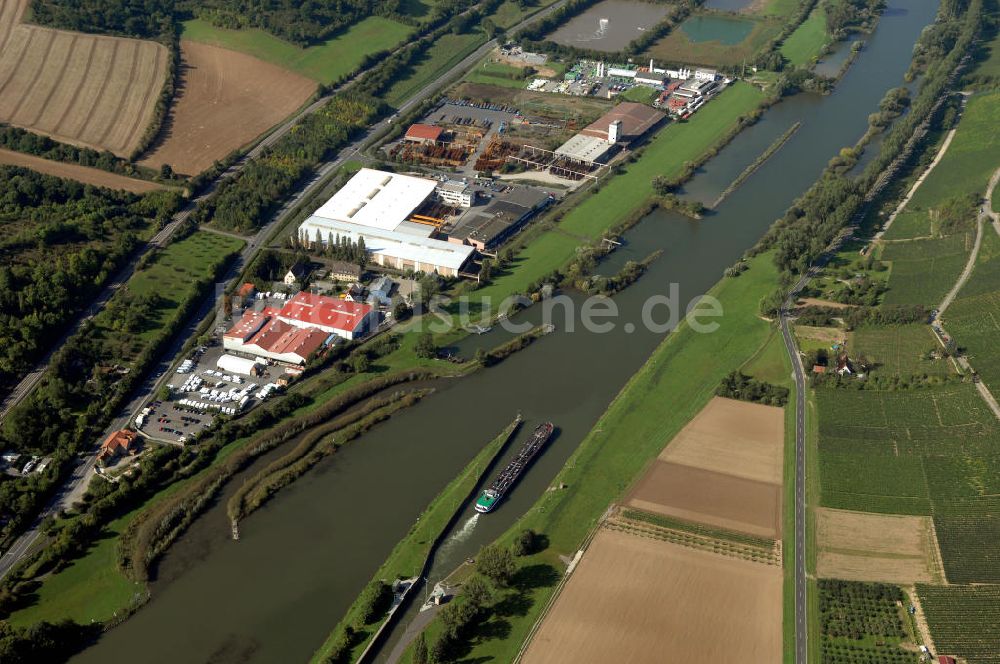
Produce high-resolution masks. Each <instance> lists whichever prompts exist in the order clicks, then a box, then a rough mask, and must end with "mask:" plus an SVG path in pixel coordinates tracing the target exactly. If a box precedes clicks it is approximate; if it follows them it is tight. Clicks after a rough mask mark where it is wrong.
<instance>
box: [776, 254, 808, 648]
mask: <svg viewBox="0 0 1000 664" xmlns="http://www.w3.org/2000/svg"><path fill="white" fill-rule="evenodd" d="M811 276H812V275H811V272H810V273H807V274H806V276H804V277H803V278H802V279H801V280H799V283H798V284H796V285H795V288H794V289H793V290H792V292H791V293H790V294H789V295H788V299H787V300H785V303H784V304H783V305H782V308H781V313H780V321H781V336H782V338H783V339H784V341H785V350H787V351H788V356H789V358H791V360H792V369H793V373H794V376H795V572H794V574H795V662H796V664H808V661H809V644H808V636H809V622H808V614H807V606H806V589H807V579H806V377H805V371H804V370H803V367H802V358H801V357H800V356H799V351H798V347H797V346H796V345H795V339H794V338H793V337H792V332H791V328H790V326H789V324H788V312H789V311H791V309H792V307H794V306H795V299H796V297H797V296H798V293H799V291H801V290H802V288H803V287H804V286H805V285H806V283H808V281H809V279H810V278H811Z"/></svg>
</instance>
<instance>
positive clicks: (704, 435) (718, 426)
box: [625, 397, 785, 539]
mask: <svg viewBox="0 0 1000 664" xmlns="http://www.w3.org/2000/svg"><path fill="white" fill-rule="evenodd" d="M784 419H785V416H784V411H783V410H782V409H781V408H775V407H773V406H761V405H759V404H754V403H747V402H743V401H734V400H732V399H723V398H721V397H716V398H714V399H712V401H710V402H709V403H708V405H707V406H705V408H703V409H702V411H701V412H700V413H698V415H697V416H696V417H695V418H694V419H693V420H691V422H689V423H688V425H687V426H685V427H684V428H683V429H682V430H681V432H680V433H678V434H677V435H676V436H675V437H674V439H673V440H672V441H670V443H669V444H668V445H667V446H666V447H665V448H664V449H663V451H662V452H661V453H660V456H659V458H657V460H656V461H655V462H654V463H653V465H652V467H651V468H650V469H649V470H648V471H647V472H646V474H645V475H644V476H643V478H642V479H640V480H639V482H638V483H637V484H636V486H635V487H634V488H633V490H632V491H631V493H630V494H629V495H628V497H627V498H626V499H625V504H626V505H629V506H631V507H635V508H638V509H642V510H646V511H649V512H655V513H657V514H663V515H666V516H673V517H677V518H680V519H686V520H688V521H698V522H701V523H705V524H708V525H712V526H718V527H721V528H727V529H730V530H736V531H739V532H743V533H749V534H751V535H758V536H762V537H769V538H773V539H777V538H779V537H780V536H781V493H782V489H781V486H782V471H783V465H782V459H783V447H784V440H785V438H784Z"/></svg>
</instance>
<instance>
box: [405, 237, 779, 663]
mask: <svg viewBox="0 0 1000 664" xmlns="http://www.w3.org/2000/svg"><path fill="white" fill-rule="evenodd" d="M777 277H778V275H777V269H776V268H775V267H774V264H773V262H772V257H771V255H770V254H764V255H761V256H758V257H756V258H754V259H753V260H752V261H751V267H750V269H749V270H748V271H746V272H744V273H743V274H742V275H741V276H739V277H737V278H734V279H725V280H723V281H721V282H719V283H718V284H716V286H715V287H714V288H713V289H712V290H711V294H712V295H714V296H715V297H717V298H718V299H719V301H720V302H721V303H722V306H723V310H724V311H725V315H724V316H723V317H722V318H721V319H720V321H719V322H720V327H719V329H718V330H717V331H716V332H714V333H712V334H698V333H695V332H694V331H693V330H692V329H691V328H690V327H688V326H687V325H686V324H683V325H681V326H680V327H679V328H678V329H677V330H676V331H675V332H673V333H671V334H670V335H669V336H668V337H667V338H666V339H665V340H664V342H663V343H662V344H661V345H660V346H659V347H658V348H657V349H656V351H654V353H653V355H652V356H651V357H650V359H649V360H648V361H647V362H646V364H645V365H644V366H643V367H642V368H641V369H640V370H639V371H638V372H637V373H636V374H635V375H634V376H633V377H632V378H631V380H629V382H628V384H627V385H626V386H625V387H624V388H623V389H622V391H621V392H620V393H619V395H618V396H617V397H616V398H615V400H614V401H613V402H612V404H611V405H610V406H609V407H608V409H607V411H606V412H605V413H604V415H602V417H601V419H600V420H599V421H598V422H597V423H596V424H595V425H594V428H593V429H592V430H591V432H590V434H588V436H587V437H586V438H585V439H584V440H583V442H582V443H581V444H580V446H579V447H578V448H577V450H576V451H575V452H574V453H573V455H572V456H571V457H570V459H569V460H568V461H567V463H566V465H565V466H564V467H563V469H562V470H561V471H560V472H559V474H558V475H557V476H556V477H555V479H554V480H553V481H552V485H553V486H562V485H565V486H567V487H568V488H567V489H565V490H562V491H549V492H546V493H545V494H544V495H543V496H542V498H541V499H540V500H539V501H538V502H537V503H536V504H535V505H534V506H533V507H532V508H531V509H530V510H529V511H528V512H527V513H526V514H525V515H524V517H522V518H521V519H520V520H519V521H518V522H517V523H516V524H514V525H513V526H512V527H511V528H510V529H509V530H508V531H507V533H506V534H505V535H504V536H502V537H501V538H500V540H501V542H509V541H510V540H511V539H512V538H513V537H514V535H515V534H516V533H518V532H520V531H521V530H523V529H525V528H531V529H534V530H535V531H536V532H538V533H542V534H544V535H546V536H547V537H548V538H549V547H548V548H547V549H546V550H545V551H542V552H541V553H538V554H535V555H532V556H527V557H524V558H519V559H518V563H519V566H520V568H521V570H522V571H523V573H524V576H525V577H528V578H536V579H541V580H542V581H539V582H537V583H530V582H529V583H526V584H525V585H524V586H522V587H521V588H520V589H517V590H514V591H510V592H508V593H506V594H503V595H502V596H501V598H500V601H501V606H500V607H498V609H497V612H498V613H499V615H496V614H495V615H494V616H493V617H492V618H491V619H489V620H487V622H486V623H485V624H484V625H483V626H482V629H480V630H479V633H478V634H477V635H476V637H475V638H474V639H472V640H471V643H472V650H471V652H469V653H467V654H465V655H464V657H463V661H494V662H509V661H513V659H514V656H515V654H516V652H517V650H518V649H519V648H520V647H521V644H522V643H523V641H524V639H525V637H526V636H527V634H528V631H529V630H530V629H531V627H532V625H533V624H534V623H535V621H536V620H537V619H538V617H539V615H540V613H541V611H542V610H543V609H544V607H545V605H546V603H547V602H548V600H549V598H550V597H551V595H552V593H553V590H554V582H553V580H552V575H555V578H556V579H558V577H559V576H560V575H561V574H562V571H563V570H564V569H565V565H564V563H563V562H561V560H560V559H559V556H560V554H562V555H572V554H573V552H575V551H576V550H577V549H578V548H579V547H580V544H581V543H582V542H583V540H584V538H585V537H586V535H587V533H588V532H589V531H590V530H591V528H593V526H594V525H595V524H596V523H597V521H598V519H599V518H600V517H601V515H602V514H603V513H604V512H605V510H606V509H607V507H608V505H609V504H611V503H612V502H613V501H615V500H617V499H618V498H619V497H620V496H621V495H622V493H623V492H624V491H625V490H626V489H627V488H628V487H629V486H630V484H631V483H632V481H633V480H634V478H636V477H637V476H638V475H639V474H640V473H641V472H642V471H643V469H644V468H645V467H646V466H647V464H648V463H649V462H650V460H652V459H653V458H655V457H656V456H657V455H658V454H659V453H660V451H661V450H662V449H663V447H664V445H666V444H667V443H668V442H669V441H670V440H671V439H672V438H673V436H674V435H675V434H676V433H677V432H678V431H680V429H681V428H682V427H683V426H684V425H685V424H686V423H687V422H688V421H689V420H690V419H691V418H692V417H693V416H694V415H695V414H696V413H697V412H698V411H699V410H701V409H702V408H703V407H704V406H705V404H706V403H707V402H708V401H709V400H710V399H711V398H712V395H713V393H714V390H715V388H716V386H717V385H718V383H719V381H720V380H721V379H722V377H723V376H724V375H725V374H727V373H728V372H729V371H731V370H732V369H735V368H737V367H740V366H742V365H743V364H744V363H745V362H746V361H747V360H748V359H750V358H752V357H754V356H755V355H757V354H758V353H757V352H758V350H760V349H761V348H762V346H764V345H766V344H769V342H770V340H771V339H772V338H773V337H772V328H771V326H770V324H769V323H767V322H765V321H763V320H761V319H760V318H759V317H758V316H757V303H758V301H759V300H760V298H761V297H763V296H764V295H765V294H767V293H768V292H769V291H770V290H771V289H773V287H774V284H775V283H776V280H777ZM766 354H768V355H769V353H766ZM664 404H670V407H669V408H664ZM545 579H548V581H545ZM505 607H513V609H512V610H505ZM440 629H441V624H440V622H434V623H432V625H431V627H430V628H429V630H430V632H429V634H428V641H429V642H432V641H433V639H434V637H435V636H436V634H437V633H438V632H439V631H440ZM498 635H502V636H498ZM403 661H406V660H405V659H404V660H403Z"/></svg>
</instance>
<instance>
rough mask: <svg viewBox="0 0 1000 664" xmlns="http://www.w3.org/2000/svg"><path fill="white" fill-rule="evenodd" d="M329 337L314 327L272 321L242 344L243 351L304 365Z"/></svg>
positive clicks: (326, 333)
mask: <svg viewBox="0 0 1000 664" xmlns="http://www.w3.org/2000/svg"><path fill="white" fill-rule="evenodd" d="M329 336H330V334H329V333H328V332H324V331H323V330H320V329H317V328H315V327H295V326H293V325H289V324H288V323H285V322H283V321H280V320H277V319H274V320H271V321H270V322H268V323H267V325H265V326H264V327H263V328H261V330H260V332H258V333H257V334H255V335H254V336H253V337H252V338H251V339H250V340H249V341H248V342H247V343H246V344H244V347H243V350H244V351H245V352H248V353H253V354H254V355H262V356H264V357H270V358H271V359H274V360H278V361H280V362H288V363H290V364H305V362H306V360H308V359H309V357H310V356H312V354H313V353H315V352H316V351H318V350H319V349H320V348H322V347H323V344H324V343H325V342H326V340H327V338H329Z"/></svg>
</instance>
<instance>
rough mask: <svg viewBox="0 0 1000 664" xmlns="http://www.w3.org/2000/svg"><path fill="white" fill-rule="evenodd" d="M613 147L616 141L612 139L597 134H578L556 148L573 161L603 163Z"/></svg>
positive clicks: (560, 153)
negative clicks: (599, 136) (598, 136)
mask: <svg viewBox="0 0 1000 664" xmlns="http://www.w3.org/2000/svg"><path fill="white" fill-rule="evenodd" d="M613 149H614V143H612V142H611V141H608V140H605V139H603V138H597V137H596V136H588V135H586V134H576V135H575V136H573V137H572V138H570V139H569V140H568V141H566V142H565V143H563V144H562V145H560V146H559V147H558V148H556V150H555V152H556V154H557V155H559V156H560V157H565V158H566V159H572V160H573V161H584V162H590V163H595V164H603V163H605V162H606V161H607V160H608V156H609V155H610V153H611V151H612V150H613Z"/></svg>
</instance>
